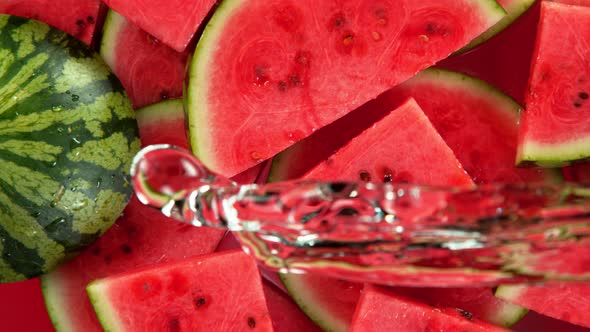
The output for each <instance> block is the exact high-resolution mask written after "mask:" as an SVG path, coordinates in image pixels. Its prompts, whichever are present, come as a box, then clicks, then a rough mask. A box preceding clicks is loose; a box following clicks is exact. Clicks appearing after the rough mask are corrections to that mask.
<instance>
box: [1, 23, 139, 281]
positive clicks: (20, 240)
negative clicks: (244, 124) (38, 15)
mask: <svg viewBox="0 0 590 332" xmlns="http://www.w3.org/2000/svg"><path fill="white" fill-rule="evenodd" d="M0 31H1V33H0V87H1V88H0V169H2V170H3V171H2V172H0V239H1V241H0V253H1V255H0V282H9V281H17V280H24V279H28V278H32V277H35V276H38V275H40V274H42V273H45V272H47V271H49V270H51V269H52V268H54V267H55V266H57V265H58V264H59V263H61V262H63V261H64V260H66V259H68V258H70V257H71V256H73V255H75V254H76V253H77V252H79V251H80V250H81V249H82V248H83V247H85V246H87V245H89V244H90V243H92V242H94V240H96V239H97V238H98V237H99V236H100V235H101V234H102V233H103V232H104V231H105V230H106V229H108V228H109V227H110V226H111V225H112V223H113V222H114V221H115V219H116V218H117V217H118V216H119V214H120V213H121V212H122V211H123V208H124V207H125V205H126V203H127V201H128V199H129V197H130V195H131V192H132V188H131V186H130V183H129V174H128V173H129V166H130V163H131V160H132V158H133V156H134V155H135V153H136V152H137V151H138V150H139V148H140V142H139V139H138V131H137V124H136V122H135V116H134V114H133V110H132V108H131V104H130V102H129V100H128V98H127V96H126V95H125V93H124V90H123V88H122V86H121V84H120V83H119V81H118V80H117V78H116V77H115V76H114V75H113V74H112V73H111V72H110V70H109V69H108V67H107V66H106V65H105V64H104V63H103V62H102V60H101V59H100V57H99V56H98V55H97V54H95V53H94V52H93V51H92V50H90V49H89V48H88V47H87V46H86V45H84V44H83V43H81V42H80V41H78V40H76V39H74V38H73V37H70V36H68V35H66V34H65V33H64V32H61V31H59V30H57V29H54V28H51V27H49V26H48V25H46V24H43V23H41V22H38V21H35V20H27V19H23V18H19V17H13V16H7V15H0Z"/></svg>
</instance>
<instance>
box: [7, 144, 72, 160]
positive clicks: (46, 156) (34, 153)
mask: <svg viewBox="0 0 590 332" xmlns="http://www.w3.org/2000/svg"><path fill="white" fill-rule="evenodd" d="M0 150H7V151H10V152H12V153H14V154H16V155H18V156H21V157H27V158H31V159H35V160H39V161H46V162H52V161H56V160H57V155H58V154H60V153H61V152H62V151H63V148H62V147H61V146H55V145H51V144H49V143H47V142H41V141H27V140H18V141H17V140H8V141H5V142H0Z"/></svg>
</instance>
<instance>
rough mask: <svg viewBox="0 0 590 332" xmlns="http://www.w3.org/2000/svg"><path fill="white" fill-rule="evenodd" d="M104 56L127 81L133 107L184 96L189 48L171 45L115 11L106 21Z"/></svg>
mask: <svg viewBox="0 0 590 332" xmlns="http://www.w3.org/2000/svg"><path fill="white" fill-rule="evenodd" d="M100 55H101V56H102V57H103V59H104V60H105V62H106V63H107V64H108V65H109V66H110V67H111V69H112V70H113V72H115V74H116V75H117V77H118V78H119V79H120V80H121V83H123V86H124V87H125V90H126V91H127V94H128V95H129V98H130V99H131V102H132V103H133V107H135V108H140V107H144V106H147V105H150V104H153V103H156V102H159V101H162V100H164V99H171V98H178V97H182V84H183V78H184V72H185V66H186V61H187V59H188V51H185V52H182V53H179V52H177V51H175V50H173V49H171V48H169V47H168V46H166V45H164V44H162V43H161V42H159V41H158V40H157V39H155V38H154V37H152V36H151V35H149V34H147V33H146V32H144V31H143V30H141V29H140V28H139V27H137V26H136V25H135V24H133V23H131V22H130V21H129V20H127V19H125V18H124V17H123V16H121V15H119V14H118V13H116V12H115V11H113V10H110V11H109V12H108V14H107V17H106V20H105V23H104V28H103V35H102V41H101V47H100Z"/></svg>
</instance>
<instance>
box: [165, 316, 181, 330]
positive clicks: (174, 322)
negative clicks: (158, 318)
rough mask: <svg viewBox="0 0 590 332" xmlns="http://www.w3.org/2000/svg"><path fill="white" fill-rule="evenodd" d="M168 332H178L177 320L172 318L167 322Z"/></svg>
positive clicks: (178, 323) (178, 324)
mask: <svg viewBox="0 0 590 332" xmlns="http://www.w3.org/2000/svg"><path fill="white" fill-rule="evenodd" d="M168 331H169V332H179V331H180V320H178V318H172V319H171V320H170V321H169V322H168Z"/></svg>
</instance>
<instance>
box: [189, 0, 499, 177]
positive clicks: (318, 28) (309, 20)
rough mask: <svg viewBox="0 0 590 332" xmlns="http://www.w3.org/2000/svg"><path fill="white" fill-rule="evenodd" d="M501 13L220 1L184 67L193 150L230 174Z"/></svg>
mask: <svg viewBox="0 0 590 332" xmlns="http://www.w3.org/2000/svg"><path fill="white" fill-rule="evenodd" d="M504 15H505V11H504V10H503V9H502V7H501V6H499V5H498V3H496V2H495V1H490V0H422V1H403V0H392V1H384V0H381V1H359V0H357V1H347V2H345V3H342V2H339V1H335V0H328V1H322V2H317V1H311V0H307V1H297V2H292V1H288V0H273V1H267V0H253V1H240V0H226V1H224V2H223V3H222V4H221V5H220V6H219V8H218V9H217V10H216V11H215V14H214V15H213V17H212V19H211V21H210V22H209V24H208V26H207V28H206V29H205V31H204V32H203V35H202V37H201V39H200V41H199V43H198V45H197V49H196V51H195V56H194V57H193V61H192V63H191V65H190V69H189V83H188V88H187V94H186V97H187V112H188V123H189V130H190V144H191V147H192V149H193V152H194V153H195V154H196V155H197V157H198V158H199V159H200V160H201V161H202V162H203V163H204V164H205V165H206V166H208V167H209V168H211V169H212V170H214V171H216V172H218V173H221V174H223V175H226V176H232V175H234V174H236V173H238V172H240V171H243V170H244V169H246V168H248V167H251V166H253V165H255V164H257V163H259V162H261V161H263V160H265V159H268V158H270V157H272V156H274V155H275V154H277V153H278V152H280V151H281V150H283V149H285V148H286V147H288V146H289V145H291V144H293V143H295V142H297V141H298V140H301V139H303V138H304V137H307V136H308V135H310V134H311V133H312V132H314V131H315V130H317V129H319V128H321V127H323V126H325V125H327V124H329V123H331V122H333V121H334V120H336V119H338V118H339V117H341V116H343V115H344V114H346V113H348V112H349V111H351V110H353V109H354V108H356V107H358V106H360V105H361V104H363V103H364V102H366V101H368V100H370V99H372V98H375V97H376V96H377V95H378V94H380V93H381V92H383V91H385V90H387V89H388V88H391V87H393V86H395V85H397V84H399V83H401V82H403V81H405V80H407V79H408V78H410V77H412V76H413V75H415V74H416V73H417V72H419V71H420V70H422V69H424V68H427V67H429V66H432V65H433V64H434V63H436V62H437V61H439V60H441V59H443V58H445V57H447V56H449V55H450V54H451V53H452V52H454V51H456V50H457V49H459V48H461V47H462V46H465V45H466V44H467V43H468V42H469V41H471V40H472V39H473V38H475V37H476V36H478V35H479V34H481V33H482V32H483V31H485V30H486V29H488V28H489V27H490V26H492V25H493V24H495V23H496V22H498V20H500V19H501V18H502V17H504ZM368 83H370V84H368Z"/></svg>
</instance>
